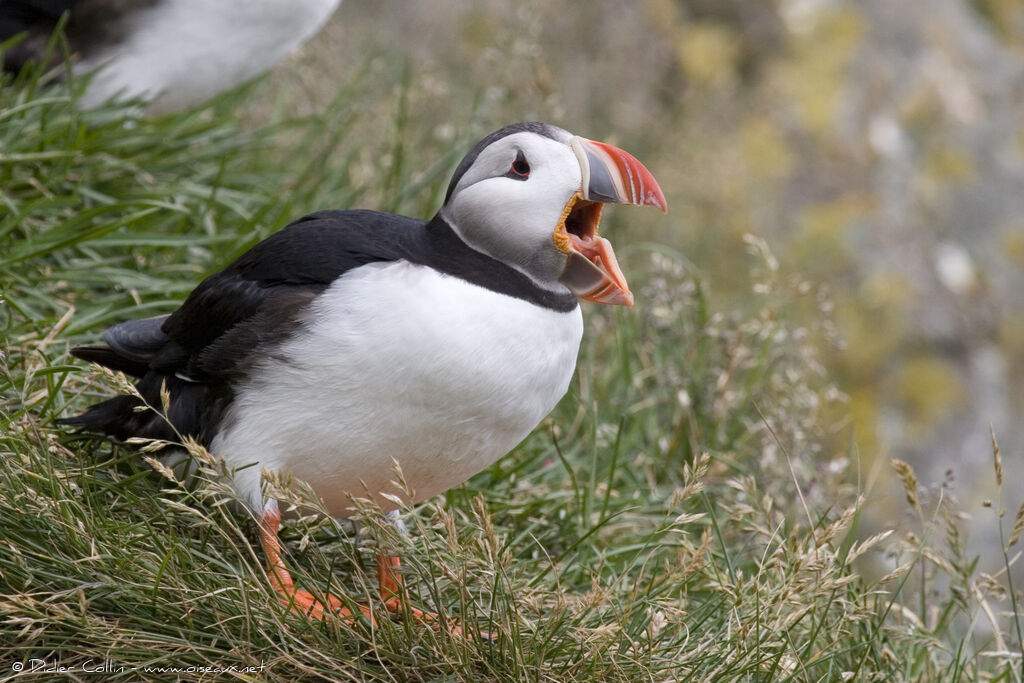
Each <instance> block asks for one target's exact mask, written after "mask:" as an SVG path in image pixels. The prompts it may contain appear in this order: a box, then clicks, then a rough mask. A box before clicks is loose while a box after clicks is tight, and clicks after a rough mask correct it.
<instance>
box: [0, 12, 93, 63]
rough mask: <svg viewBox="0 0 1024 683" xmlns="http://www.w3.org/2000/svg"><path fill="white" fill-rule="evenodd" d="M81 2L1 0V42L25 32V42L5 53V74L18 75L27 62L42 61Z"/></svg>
mask: <svg viewBox="0 0 1024 683" xmlns="http://www.w3.org/2000/svg"><path fill="white" fill-rule="evenodd" d="M79 1H80V0H3V1H0V43H2V42H4V41H6V40H9V39H11V38H13V37H15V36H17V35H20V34H22V33H24V34H27V35H25V37H24V39H23V40H21V41H20V42H19V43H18V44H16V45H14V46H12V47H11V48H10V49H8V50H7V51H6V52H4V54H3V68H4V71H10V72H12V73H17V72H18V71H19V70H21V67H23V66H24V65H25V62H27V61H29V60H35V61H38V60H39V59H41V58H42V56H43V54H44V53H45V51H46V46H47V43H48V42H49V40H50V34H51V33H53V29H54V28H55V27H56V26H57V21H58V20H59V19H60V17H61V15H62V14H64V12H66V11H69V10H70V9H71V8H72V7H74V6H75V5H76V4H78V3H79Z"/></svg>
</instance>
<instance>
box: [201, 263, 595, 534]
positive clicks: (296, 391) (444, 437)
mask: <svg viewBox="0 0 1024 683" xmlns="http://www.w3.org/2000/svg"><path fill="white" fill-rule="evenodd" d="M309 320H310V322H309V324H308V326H307V327H306V328H305V329H304V330H303V331H301V332H300V333H299V334H297V335H296V336H295V337H294V338H293V339H292V340H291V341H289V342H288V343H286V344H285V345H284V346H283V347H282V348H281V349H280V351H279V352H276V353H274V354H272V356H273V357H270V358H265V359H264V360H262V361H261V364H260V365H259V366H258V367H259V369H258V372H255V373H253V374H255V375H257V377H256V378H255V379H253V380H252V381H250V383H249V384H247V385H246V386H244V387H242V388H240V389H239V390H238V391H236V397H235V402H234V403H233V405H232V408H231V409H230V410H229V412H228V415H227V416H226V419H225V422H224V428H223V430H222V432H221V433H220V434H219V435H218V436H217V437H216V439H215V440H214V442H213V444H212V449H213V451H214V453H216V454H217V455H220V456H224V457H225V458H226V459H227V460H228V462H229V463H231V464H233V465H234V466H244V465H248V464H250V463H258V465H257V466H255V467H250V468H247V469H245V470H243V471H242V472H240V473H239V475H238V476H236V483H237V485H238V487H239V492H240V493H241V494H242V495H243V496H245V497H247V498H248V499H249V500H250V502H251V503H253V504H254V505H256V504H258V503H259V502H260V498H259V479H258V473H259V471H260V469H261V468H264V467H265V468H268V469H277V470H281V471H284V472H292V473H294V475H295V476H297V477H299V478H301V479H304V480H305V481H308V482H309V483H310V484H312V485H313V487H314V489H315V490H316V492H317V494H318V495H319V496H321V497H322V498H323V499H324V501H325V503H326V504H327V506H328V509H329V510H330V511H331V512H332V514H335V515H338V516H342V515H344V514H345V510H346V508H347V507H348V506H349V501H348V498H347V494H348V493H352V494H355V495H364V494H365V491H364V490H363V487H362V484H361V482H363V483H365V485H366V487H367V489H368V490H369V491H370V492H372V493H373V494H376V493H377V492H380V491H385V492H389V493H395V494H398V493H399V492H398V491H397V490H395V488H394V487H393V486H392V485H391V484H390V482H391V480H392V479H393V478H394V475H393V472H392V459H395V460H397V461H398V462H399V463H400V464H401V465H402V469H403V472H404V474H405V476H406V478H407V481H408V482H409V484H410V485H411V486H412V488H413V489H415V501H418V500H423V499H424V498H428V497H430V496H433V495H436V494H438V493H440V492H442V491H444V490H446V489H448V488H451V487H452V486H455V485H458V484H460V483H461V482H463V481H465V480H466V479H467V478H469V477H470V476H472V475H473V474H475V473H476V472H479V471H480V470H481V469H483V468H485V467H487V466H488V465H490V464H491V463H493V462H494V461H495V460H497V459H498V458H500V457H501V456H502V455H504V454H505V453H507V452H508V451H509V450H511V449H512V448H514V447H515V446H516V444H518V443H519V442H520V441H521V440H522V439H523V438H525V437H526V436H527V435H528V434H529V433H530V431H531V430H532V429H533V428H534V427H536V426H537V424H538V423H539V422H540V420H541V419H542V418H543V417H544V416H545V415H547V414H548V412H550V411H551V409H552V408H553V407H554V406H555V404H556V403H557V402H558V400H559V399H560V398H561V397H562V396H563V395H564V394H565V392H566V390H567V388H568V385H569V381H570V379H571V378H572V373H573V369H574V367H575V364H576V354H577V351H578V350H579V343H580V339H581V337H582V334H583V320H582V316H581V313H580V310H579V308H576V309H574V310H573V311H570V312H568V313H560V312H557V311H553V310H550V309H546V308H543V307H540V306H537V305H534V304H531V303H529V302H526V301H522V300H520V299H515V298H512V297H509V296H505V295H502V294H498V293H495V292H492V291H490V290H488V289H485V288H482V287H478V286H475V285H472V284H469V283H467V282H465V281H463V280H460V279H458V278H454V277H448V276H444V275H441V274H439V273H438V272H437V271H435V270H433V269H430V268H426V267H423V266H416V265H412V264H409V263H406V262H396V263H389V264H371V265H367V266H362V267H360V268H358V269H356V270H354V271H352V272H350V273H348V274H346V275H345V276H344V277H342V278H341V279H340V280H339V281H337V282H335V283H334V285H332V286H331V287H330V288H329V289H328V290H327V291H326V292H325V293H324V294H323V295H321V296H320V297H319V298H318V299H317V300H316V301H315V302H314V304H313V306H312V307H311V310H310V316H309ZM415 501H412V502H415ZM379 502H381V504H382V505H383V506H384V507H385V508H389V507H393V505H391V504H389V503H387V501H386V500H384V499H379Z"/></svg>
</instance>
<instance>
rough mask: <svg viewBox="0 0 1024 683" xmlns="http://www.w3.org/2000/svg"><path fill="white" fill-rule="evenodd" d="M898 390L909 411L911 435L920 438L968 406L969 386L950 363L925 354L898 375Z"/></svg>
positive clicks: (904, 406)
mask: <svg viewBox="0 0 1024 683" xmlns="http://www.w3.org/2000/svg"><path fill="white" fill-rule="evenodd" d="M894 385H895V386H894V391H895V393H896V398H897V399H898V400H899V402H900V404H901V405H902V407H903V409H904V411H905V418H906V427H907V435H908V436H910V437H912V438H914V437H917V438H920V437H923V436H925V435H927V434H928V433H929V432H930V431H931V430H932V429H934V428H935V427H936V426H937V425H938V424H939V423H940V422H941V421H942V419H943V418H945V417H946V416H948V415H949V413H951V412H952V411H955V410H957V409H958V408H960V407H962V406H963V405H964V404H965V390H966V387H965V386H964V384H963V381H962V380H961V379H960V375H959V373H957V370H956V366H954V365H953V364H952V363H951V362H950V361H949V360H947V359H945V358H942V357H940V356H937V355H934V354H923V355H920V356H917V357H914V358H910V359H909V360H907V361H906V362H905V363H904V364H903V365H902V366H901V367H900V368H899V369H898V370H897V371H896V373H895V376H894Z"/></svg>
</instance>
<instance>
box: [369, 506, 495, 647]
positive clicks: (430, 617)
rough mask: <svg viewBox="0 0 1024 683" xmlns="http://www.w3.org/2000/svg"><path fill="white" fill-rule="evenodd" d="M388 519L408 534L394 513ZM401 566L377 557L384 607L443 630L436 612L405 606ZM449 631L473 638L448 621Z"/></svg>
mask: <svg viewBox="0 0 1024 683" xmlns="http://www.w3.org/2000/svg"><path fill="white" fill-rule="evenodd" d="M388 518H389V519H391V520H392V521H393V522H394V523H395V525H396V526H397V527H398V530H399V531H400V532H402V533H403V534H404V533H406V531H405V525H404V524H402V522H401V520H400V519H398V518H397V517H396V516H394V514H393V513H389V514H388ZM400 566H401V562H400V561H399V559H398V558H397V557H395V556H394V555H378V556H377V581H378V582H379V583H380V595H381V598H382V599H383V600H384V606H385V607H386V608H387V609H388V611H389V612H393V613H401V612H402V611H403V610H405V609H407V610H409V616H411V617H412V618H413V619H415V620H417V621H419V622H422V623H424V624H429V625H430V626H433V627H434V628H441V618H440V617H439V616H438V614H437V613H436V612H426V611H424V610H421V609H419V608H418V607H413V606H412V605H410V604H404V605H403V603H408V602H409V596H408V594H407V593H406V591H405V587H404V586H403V585H402V575H401V574H399V573H398V568H399V567H400ZM446 626H447V628H448V630H449V631H451V632H452V633H458V634H459V635H465V636H466V637H467V638H469V637H472V636H470V634H468V633H466V632H465V631H463V630H462V627H461V626H459V625H458V624H456V623H454V622H452V621H451V620H449V621H448V623H447V624H446ZM480 637H482V638H484V639H485V640H489V639H491V638H493V637H494V636H492V635H491V634H490V633H481V634H480Z"/></svg>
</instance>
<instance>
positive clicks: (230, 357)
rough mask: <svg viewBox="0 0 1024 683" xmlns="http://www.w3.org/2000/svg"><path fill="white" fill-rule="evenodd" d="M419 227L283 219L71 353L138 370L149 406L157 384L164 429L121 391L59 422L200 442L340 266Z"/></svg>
mask: <svg viewBox="0 0 1024 683" xmlns="http://www.w3.org/2000/svg"><path fill="white" fill-rule="evenodd" d="M424 224H425V221H421V220H416V219H412V218H405V217H403V216H394V215H391V214H384V213H378V212H375V211H324V212H320V213H316V214H311V215H309V216H306V217H305V218H303V219H300V220H299V221H297V222H295V223H292V224H291V225H289V226H288V227H286V228H284V229H283V230H281V231H280V232H277V233H275V234H274V235H272V236H270V237H268V238H267V239H266V240H264V241H262V242H260V243H259V244H257V245H256V246H254V247H253V248H252V249H250V250H249V251H247V252H245V253H244V254H242V255H241V256H240V257H239V258H238V259H237V260H235V261H234V262H233V263H231V264H230V265H229V266H227V267H226V268H224V269H223V270H221V271H219V272H217V273H214V274H213V275H211V276H210V277H208V278H207V279H206V280H204V281H203V282H202V283H200V285H199V286H198V287H196V289H195V290H193V292H192V293H191V294H190V295H189V296H188V298H187V299H186V300H185V303H184V304H182V306H181V308H179V309H178V310H177V311H175V312H174V313H172V314H170V315H169V316H165V317H164V318H149V319H146V320H137V321H129V322H127V323H121V324H120V325H116V326H114V327H112V328H110V329H109V330H107V332H106V333H104V341H106V342H107V343H108V344H109V346H110V348H109V349H100V348H98V347H82V348H78V349H74V350H73V351H72V353H74V354H75V355H77V356H79V357H81V358H84V359H87V360H92V361H95V362H99V363H101V364H103V365H106V366H107V367H112V368H114V369H118V370H123V371H125V372H130V373H131V374H134V375H136V376H140V377H141V378H140V380H139V382H138V383H137V384H136V387H137V388H138V390H139V392H140V394H141V395H142V398H143V399H144V400H145V402H146V403H148V404H149V405H151V406H159V405H160V388H161V386H166V387H167V390H168V392H169V394H170V399H171V406H170V408H171V409H170V411H169V416H170V419H171V424H172V425H173V429H171V428H170V427H169V426H168V425H167V424H166V422H165V421H163V420H162V419H161V418H159V416H156V415H154V414H153V413H152V412H149V411H146V412H138V411H136V410H135V408H136V407H137V406H138V405H139V404H140V402H139V399H137V398H134V397H130V396H118V397H115V398H113V399H110V400H108V401H105V402H103V403H100V404H98V405H96V406H93V407H92V408H91V409H90V410H89V411H87V412H86V413H84V414H82V415H80V416H77V417H74V418H69V419H66V420H63V422H64V423H65V424H72V425H79V426H83V427H87V428H90V429H96V430H99V431H103V432H105V433H107V434H110V435H112V436H115V437H117V438H122V439H123V438H127V437H128V436H142V437H147V438H160V439H173V438H174V434H175V433H177V434H181V435H191V436H194V437H196V438H198V439H199V440H200V441H201V442H203V443H206V444H207V445H208V444H209V441H210V440H211V439H212V438H213V435H214V433H215V431H216V427H217V425H218V423H219V421H220V418H221V417H222V415H223V411H224V410H225V409H226V408H227V406H228V405H229V404H230V402H231V399H232V388H233V386H234V384H235V383H236V382H237V381H238V380H240V379H241V378H243V377H244V376H245V374H246V372H247V371H248V370H249V368H250V367H251V364H252V361H253V360H254V359H256V358H259V357H261V355H262V354H264V353H266V352H267V350H268V349H269V348H272V347H273V346H274V345H276V344H278V343H280V342H281V341H282V340H283V339H284V338H286V337H287V336H288V334H290V333H291V332H292V331H294V329H295V327H296V326H297V325H299V324H300V320H299V314H300V312H301V311H302V310H303V309H304V308H305V307H306V306H308V304H309V303H310V302H311V301H312V300H313V299H315V298H316V296H317V295H319V294H320V293H321V292H322V291H323V290H324V289H326V288H327V287H328V286H330V284H331V283H332V282H334V280H336V279H337V278H338V277H340V276H341V275H342V274H343V273H345V272H346V271H348V270H351V269H352V268H356V267H358V266H360V265H363V264H366V263H371V262H374V261H394V260H397V259H400V258H404V257H405V256H406V255H407V254H408V253H409V251H410V245H413V244H415V243H417V242H418V241H419V240H421V239H422V234H421V233H422V229H423V226H424ZM103 351H106V352H107V353H103ZM140 369H141V370H142V372H141V373H140V372H137V371H138V370H140Z"/></svg>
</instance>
